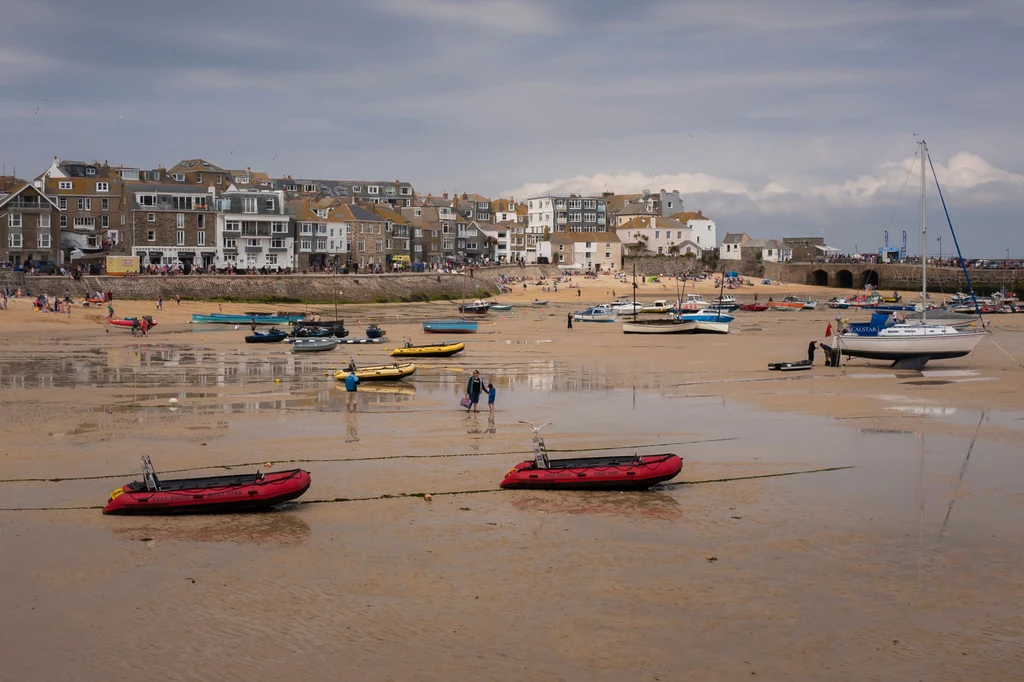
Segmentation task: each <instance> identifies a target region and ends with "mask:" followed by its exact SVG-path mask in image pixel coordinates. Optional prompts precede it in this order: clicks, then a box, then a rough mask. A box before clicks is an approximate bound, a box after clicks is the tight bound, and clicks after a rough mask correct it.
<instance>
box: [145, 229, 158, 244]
mask: <svg viewBox="0 0 1024 682" xmlns="http://www.w3.org/2000/svg"><path fill="white" fill-rule="evenodd" d="M146 239H147V240H148V241H151V242H155V241H156V230H147V231H146Z"/></svg>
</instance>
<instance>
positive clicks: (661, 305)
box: [637, 299, 672, 314]
mask: <svg viewBox="0 0 1024 682" xmlns="http://www.w3.org/2000/svg"><path fill="white" fill-rule="evenodd" d="M671 311H672V304H671V303H669V302H668V301H665V300H661V299H659V300H657V301H655V302H654V303H649V304H645V305H644V306H643V307H641V308H640V310H638V311H637V312H640V313H648V314H649V313H668V312H671Z"/></svg>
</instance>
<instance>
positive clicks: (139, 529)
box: [112, 505, 310, 545]
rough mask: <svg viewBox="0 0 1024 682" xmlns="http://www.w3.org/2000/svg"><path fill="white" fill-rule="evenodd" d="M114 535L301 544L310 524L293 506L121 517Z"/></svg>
mask: <svg viewBox="0 0 1024 682" xmlns="http://www.w3.org/2000/svg"><path fill="white" fill-rule="evenodd" d="M112 523H117V524H118V525H117V526H116V527H114V528H112V530H113V532H114V535H115V536H117V537H118V538H119V539H122V540H137V541H142V542H151V541H162V540H175V541H178V542H235V543H246V544H248V543H254V544H258V545H259V544H264V543H273V544H278V545H301V544H305V543H306V541H307V540H309V536H310V529H309V525H308V524H307V523H306V522H305V520H303V518H302V515H301V514H300V513H298V511H297V507H296V506H295V505H284V506H282V507H281V508H279V509H275V510H272V511H266V512H255V513H252V514H222V515H216V516H175V517H162V518H154V517H148V518H146V519H131V518H125V517H121V518H118V519H116V520H115V521H112Z"/></svg>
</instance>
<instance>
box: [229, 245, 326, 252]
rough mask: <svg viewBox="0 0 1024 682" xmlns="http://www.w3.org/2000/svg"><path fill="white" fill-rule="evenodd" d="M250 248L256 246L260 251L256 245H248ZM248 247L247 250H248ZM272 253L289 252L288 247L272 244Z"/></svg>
mask: <svg viewBox="0 0 1024 682" xmlns="http://www.w3.org/2000/svg"><path fill="white" fill-rule="evenodd" d="M248 248H254V249H256V250H257V251H259V247H256V246H253V247H248ZM248 248H247V249H246V250H248ZM323 250H324V251H326V250H327V249H323ZM270 253H288V248H287V247H285V246H271V247H270Z"/></svg>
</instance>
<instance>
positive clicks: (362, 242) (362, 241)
mask: <svg viewBox="0 0 1024 682" xmlns="http://www.w3.org/2000/svg"><path fill="white" fill-rule="evenodd" d="M359 251H366V240H365V239H360V240H359Z"/></svg>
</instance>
